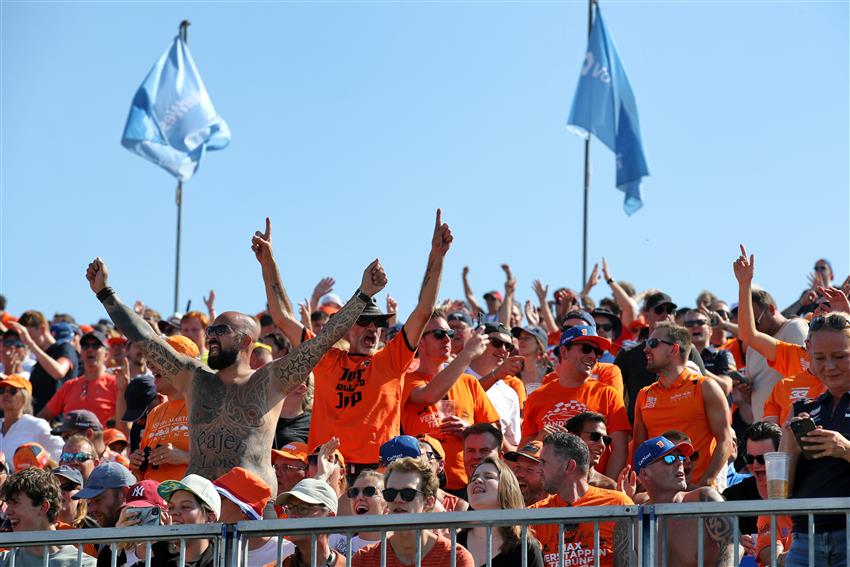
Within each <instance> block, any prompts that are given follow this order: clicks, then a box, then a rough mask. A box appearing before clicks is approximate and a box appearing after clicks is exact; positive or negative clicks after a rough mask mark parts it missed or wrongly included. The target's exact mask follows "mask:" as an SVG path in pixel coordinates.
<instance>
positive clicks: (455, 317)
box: [446, 311, 475, 328]
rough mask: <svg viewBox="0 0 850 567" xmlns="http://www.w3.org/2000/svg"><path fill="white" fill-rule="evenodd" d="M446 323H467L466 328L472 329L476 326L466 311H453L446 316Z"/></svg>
mask: <svg viewBox="0 0 850 567" xmlns="http://www.w3.org/2000/svg"><path fill="white" fill-rule="evenodd" d="M446 321H461V322H463V323H466V326H467V327H470V328H472V327H474V326H475V325H474V324H473V323H472V317H471V316H470V315H469V313H467V312H466V311H453V312H451V313H449V314H448V315H446Z"/></svg>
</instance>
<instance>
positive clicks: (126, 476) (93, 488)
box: [71, 461, 136, 500]
mask: <svg viewBox="0 0 850 567" xmlns="http://www.w3.org/2000/svg"><path fill="white" fill-rule="evenodd" d="M135 483H136V477H134V476H133V473H131V472H130V469H128V468H127V467H125V466H124V465H122V464H120V463H116V462H114V461H107V462H105V463H100V464H99V465H97V466H96V467H95V468H94V470H93V471H92V472H91V474H90V475H89V478H88V480H87V481H86V486H85V487H84V488H83V489H82V490H81V491H79V492H78V493H76V494H75V495H74V496H72V497H71V498H73V499H74V500H83V499H87V498H94V497H95V496H98V495H99V494H100V493H101V492H103V491H104V490H106V489H107V488H125V487H127V486H132V485H133V484H135Z"/></svg>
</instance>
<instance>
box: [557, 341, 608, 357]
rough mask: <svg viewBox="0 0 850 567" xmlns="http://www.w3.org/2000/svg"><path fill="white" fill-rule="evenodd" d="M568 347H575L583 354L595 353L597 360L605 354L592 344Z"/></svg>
mask: <svg viewBox="0 0 850 567" xmlns="http://www.w3.org/2000/svg"><path fill="white" fill-rule="evenodd" d="M566 346H568V347H574V346H575V347H579V348H580V349H581V353H582V354H590V353H593V354H595V355H596V358H599V357H600V356H602V354H603V353H602V349H600V348H597V347H595V346H593V345H592V344H590V343H578V344H571V345H566Z"/></svg>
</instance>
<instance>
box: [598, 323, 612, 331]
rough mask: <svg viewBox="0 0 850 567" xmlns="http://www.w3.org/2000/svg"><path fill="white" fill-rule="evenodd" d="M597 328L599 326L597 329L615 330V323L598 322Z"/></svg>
mask: <svg viewBox="0 0 850 567" xmlns="http://www.w3.org/2000/svg"><path fill="white" fill-rule="evenodd" d="M596 328H597V329H602V330H603V331H605V332H606V333H608V332H610V331H613V330H614V325H612V324H611V323H597V324H596Z"/></svg>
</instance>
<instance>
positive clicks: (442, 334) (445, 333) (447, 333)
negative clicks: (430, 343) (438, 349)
mask: <svg viewBox="0 0 850 567" xmlns="http://www.w3.org/2000/svg"><path fill="white" fill-rule="evenodd" d="M422 334H423V335H434V338H435V339H437V340H438V341H441V340H443V339H445V338H446V337H448V338H450V339H453V338H454V336H455V332H454V331H452V330H451V329H434V330H433V331H425V332H424V333H422Z"/></svg>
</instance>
